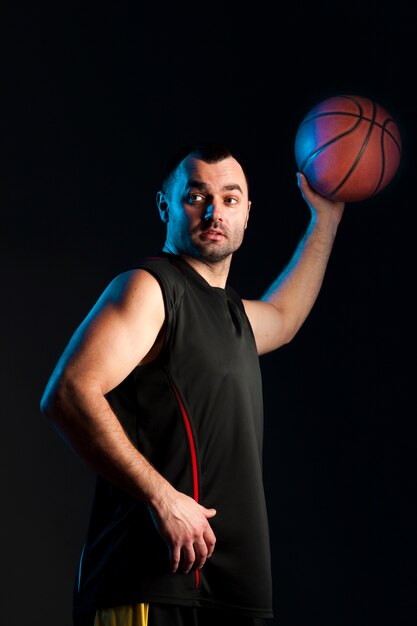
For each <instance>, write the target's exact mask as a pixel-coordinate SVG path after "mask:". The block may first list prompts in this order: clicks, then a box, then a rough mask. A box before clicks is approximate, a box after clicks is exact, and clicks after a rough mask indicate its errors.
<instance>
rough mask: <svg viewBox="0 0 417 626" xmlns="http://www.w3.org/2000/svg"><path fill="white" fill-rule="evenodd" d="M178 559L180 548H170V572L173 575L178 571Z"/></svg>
mask: <svg viewBox="0 0 417 626" xmlns="http://www.w3.org/2000/svg"><path fill="white" fill-rule="evenodd" d="M180 557H181V550H180V547H179V546H174V547H173V548H171V571H172V573H173V574H175V572H176V571H177V569H178V566H179V564H180Z"/></svg>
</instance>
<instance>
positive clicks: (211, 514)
mask: <svg viewBox="0 0 417 626" xmlns="http://www.w3.org/2000/svg"><path fill="white" fill-rule="evenodd" d="M200 509H201V510H202V511H203V513H204V515H205V516H206V517H207V519H209V518H210V517H214V516H215V515H216V513H217V511H216V509H206V507H205V506H203V505H202V504H200Z"/></svg>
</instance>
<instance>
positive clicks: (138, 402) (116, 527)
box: [74, 253, 272, 617]
mask: <svg viewBox="0 0 417 626" xmlns="http://www.w3.org/2000/svg"><path fill="white" fill-rule="evenodd" d="M139 267H141V268H144V269H146V270H147V271H149V272H150V273H151V274H152V275H153V276H154V277H155V278H156V279H157V280H158V281H159V284H160V286H161V289H162V293H163V297H164V302H165V312H166V333H165V340H164V345H163V347H162V350H161V352H160V354H159V355H158V357H157V358H156V359H155V360H154V361H153V362H151V363H148V364H146V365H142V366H139V367H137V368H135V369H134V370H133V371H132V372H131V374H130V375H129V376H128V377H127V378H126V379H125V380H124V381H123V382H122V383H121V384H120V385H119V386H118V387H116V388H115V389H113V390H112V391H111V392H110V393H109V394H108V395H107V399H108V401H109V403H110V405H111V406H112V408H113V410H114V412H115V413H116V415H117V416H118V418H119V420H120V421H121V423H122V425H123V427H124V429H125V431H126V433H127V434H128V436H129V438H130V440H131V441H132V442H133V443H134V445H135V446H136V447H137V448H138V449H139V450H140V452H141V453H142V454H143V455H144V456H145V457H146V458H147V459H148V460H149V461H150V462H151V463H152V465H153V466H154V467H155V468H156V469H157V470H158V471H159V472H160V473H161V474H162V475H163V476H164V477H165V478H166V479H167V480H168V481H170V483H171V484H172V485H174V487H175V488H176V489H178V490H179V491H182V492H183V493H186V494H187V495H189V496H191V497H193V498H195V500H197V501H198V502H200V503H201V504H202V505H204V506H206V507H214V508H215V509H216V510H217V515H216V516H215V517H214V518H211V519H210V520H209V523H210V525H211V526H212V528H213V531H214V533H215V535H216V539H217V542H216V547H215V550H214V554H213V556H212V557H211V558H210V559H209V560H208V561H207V562H206V564H205V565H204V567H203V568H202V569H201V570H198V571H191V572H190V573H189V574H186V575H184V574H181V573H175V574H173V573H171V572H170V571H169V558H168V549H167V546H166V544H165V542H164V541H163V540H162V538H161V536H160V535H159V533H158V531H157V530H156V527H155V526H154V523H153V521H152V518H151V515H150V513H149V510H148V508H147V507H146V506H145V505H144V504H142V503H140V502H138V501H136V500H135V499H133V498H132V497H131V496H130V495H128V494H127V493H125V492H123V491H122V490H120V489H118V488H117V487H115V486H114V485H112V484H111V483H109V482H108V481H106V480H104V479H103V478H102V477H100V476H98V477H97V483H96V490H95V495H94V501H93V506H92V511H91V517H90V522H89V527H88V532H87V537H86V542H85V546H84V548H83V552H82V555H81V558H80V563H79V567H78V571H77V574H76V576H75V581H74V614H75V615H77V614H82V613H83V612H87V611H91V610H95V609H98V608H108V607H112V606H117V605H123V604H135V603H139V602H150V603H152V602H155V603H169V604H175V605H181V606H200V607H207V608H209V607H211V608H218V609H221V610H223V611H227V610H230V611H234V612H236V613H240V614H243V615H247V616H253V617H271V616H272V608H271V607H272V601H271V574H270V546H269V532H268V521H267V514H266V505H265V497H264V490H263V484H262V436H263V406H262V385H261V375H260V367H259V358H258V355H257V351H256V346H255V341H254V337H253V333H252V329H251V326H250V323H249V321H248V318H247V316H246V314H245V311H244V308H243V304H242V301H241V299H240V298H239V297H238V296H237V294H236V293H235V292H234V291H233V289H232V288H231V287H229V286H227V287H226V288H225V289H221V288H217V287H211V286H210V285H209V284H208V282H207V281H206V280H205V279H204V278H202V277H201V276H200V275H199V274H198V273H197V272H196V271H194V270H193V269H192V268H191V267H190V266H189V265H188V264H187V263H186V262H185V261H184V260H182V259H181V258H180V257H178V256H175V255H170V254H166V253H161V254H160V255H158V257H153V258H151V259H146V260H145V261H144V262H143V263H142V264H141V265H140V266H139Z"/></svg>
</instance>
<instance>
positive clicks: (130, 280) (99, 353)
mask: <svg viewBox="0 0 417 626" xmlns="http://www.w3.org/2000/svg"><path fill="white" fill-rule="evenodd" d="M297 176H298V183H299V186H300V188H301V193H302V195H303V197H304V199H305V200H306V202H307V203H308V205H309V206H310V209H311V215H312V218H311V221H310V224H309V226H308V228H307V230H306V232H305V234H304V236H303V238H302V239H301V240H300V243H299V245H298V247H297V249H296V251H295V253H294V255H293V258H292V260H291V261H290V263H289V264H288V266H287V267H286V268H285V270H284V271H283V272H282V273H281V275H279V276H278V277H277V279H276V281H275V282H274V283H273V284H272V285H271V287H270V288H269V289H268V291H267V292H266V293H265V294H264V295H263V296H262V297H261V298H260V299H259V300H251V301H250V300H243V301H242V300H241V299H240V298H239V296H237V294H236V293H235V292H234V291H233V289H232V288H231V287H230V286H228V285H227V278H228V274H229V269H230V263H231V259H232V255H233V254H234V252H235V251H236V250H237V249H238V248H239V247H240V245H241V243H242V240H243V236H244V232H245V229H246V227H247V224H248V219H249V212H250V208H251V202H250V200H249V190H248V181H247V177H246V174H245V172H244V170H243V168H242V165H241V164H240V163H239V161H238V160H237V158H235V156H234V155H233V154H232V153H231V151H230V150H229V149H228V148H226V147H224V146H219V145H216V144H201V145H195V146H191V147H189V148H186V149H184V150H183V151H182V152H181V153H179V154H178V155H177V156H176V158H175V159H174V160H173V162H172V163H171V164H170V166H169V167H168V171H167V173H166V176H165V178H164V181H163V186H162V190H161V191H159V192H158V194H157V204H158V209H159V212H160V216H161V218H162V220H163V222H165V224H166V240H165V245H164V247H163V250H162V251H161V253H160V254H158V255H157V257H153V258H148V259H144V260H143V261H142V262H141V263H140V264H139V265H138V268H137V269H134V270H130V271H126V272H124V273H122V274H120V275H119V276H117V277H116V278H115V279H114V280H113V281H112V282H111V283H110V285H109V286H108V287H107V289H106V290H105V291H104V293H103V294H102V296H101V297H100V298H99V300H98V302H97V304H96V305H95V306H94V307H93V309H92V311H91V312H90V313H89V315H88V316H87V317H86V319H85V320H84V321H83V322H82V323H81V325H80V327H79V328H78V329H77V331H76V332H75V334H74V336H73V337H72V339H71V340H70V342H69V344H68V346H67V348H66V349H65V351H64V353H63V355H62V357H61V359H60V360H59V362H58V364H57V366H56V368H55V371H54V372H53V374H52V376H51V379H50V381H49V383H48V385H47V387H46V390H45V392H44V395H43V398H42V402H41V409H42V411H43V413H44V414H46V415H48V416H49V417H50V418H52V420H53V421H54V423H55V424H56V426H57V427H58V428H59V430H60V431H61V432H62V434H63V436H64V437H65V438H66V440H67V441H68V443H69V444H70V445H71V446H72V447H73V448H74V449H75V451H76V452H77V453H78V454H79V455H81V457H82V458H83V459H85V461H86V462H87V463H88V464H89V465H90V466H91V467H92V468H93V469H94V471H95V472H96V473H97V487H96V493H95V498H94V504H93V508H92V512H91V520H90V524H89V528H88V533H87V537H86V542H85V545H84V548H83V551H82V554H81V558H80V563H79V568H78V572H77V575H76V577H75V583H74V624H77V625H78V624H79V625H81V624H82V625H87V624H89V625H90V626H93V624H94V625H95V626H105V625H108V624H112V625H113V626H145V625H146V624H149V626H187V625H190V626H191V625H193V626H202V625H207V624H213V623H215V624H219V625H221V624H241V625H242V626H243V625H246V626H255V624H261V623H263V619H268V618H269V617H272V608H271V607H272V601H271V588H272V585H271V573H270V551H269V550H270V548H269V538H268V523H267V516H266V506H265V500H264V492H263V486H262V428H263V415H262V391H261V380H260V368H259V355H262V354H265V353H267V352H270V351H272V350H275V349H277V348H279V347H280V346H282V345H283V344H285V343H287V342H289V341H290V340H291V339H292V338H293V337H294V335H295V334H296V333H297V331H298V329H299V328H300V326H301V325H302V323H303V322H304V320H305V319H306V317H307V315H308V313H309V312H310V310H311V308H312V306H313V304H314V302H315V300H316V297H317V295H318V293H319V290H320V287H321V284H322V280H323V276H324V273H325V269H326V266H327V262H328V259H329V255H330V252H331V249H332V246H333V242H334V238H335V234H336V230H337V227H338V224H339V222H340V219H341V217H342V214H343V210H344V205H343V203H340V202H339V203H334V202H331V201H330V200H327V199H325V198H323V197H321V196H319V195H318V194H316V193H315V192H314V191H313V190H312V189H311V188H310V187H309V185H308V184H307V181H306V179H305V178H304V177H303V176H302V175H301V174H297Z"/></svg>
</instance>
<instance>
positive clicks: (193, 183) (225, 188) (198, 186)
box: [188, 179, 243, 194]
mask: <svg viewBox="0 0 417 626" xmlns="http://www.w3.org/2000/svg"><path fill="white" fill-rule="evenodd" d="M188 187H194V188H195V189H200V190H201V191H207V189H208V188H207V184H206V183H203V182H202V181H201V180H193V179H191V180H189V181H188ZM221 190H222V191H236V190H237V191H240V193H241V194H243V191H242V188H241V186H240V185H238V184H237V183H231V184H230V185H224V186H223V187H222V189H221Z"/></svg>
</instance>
